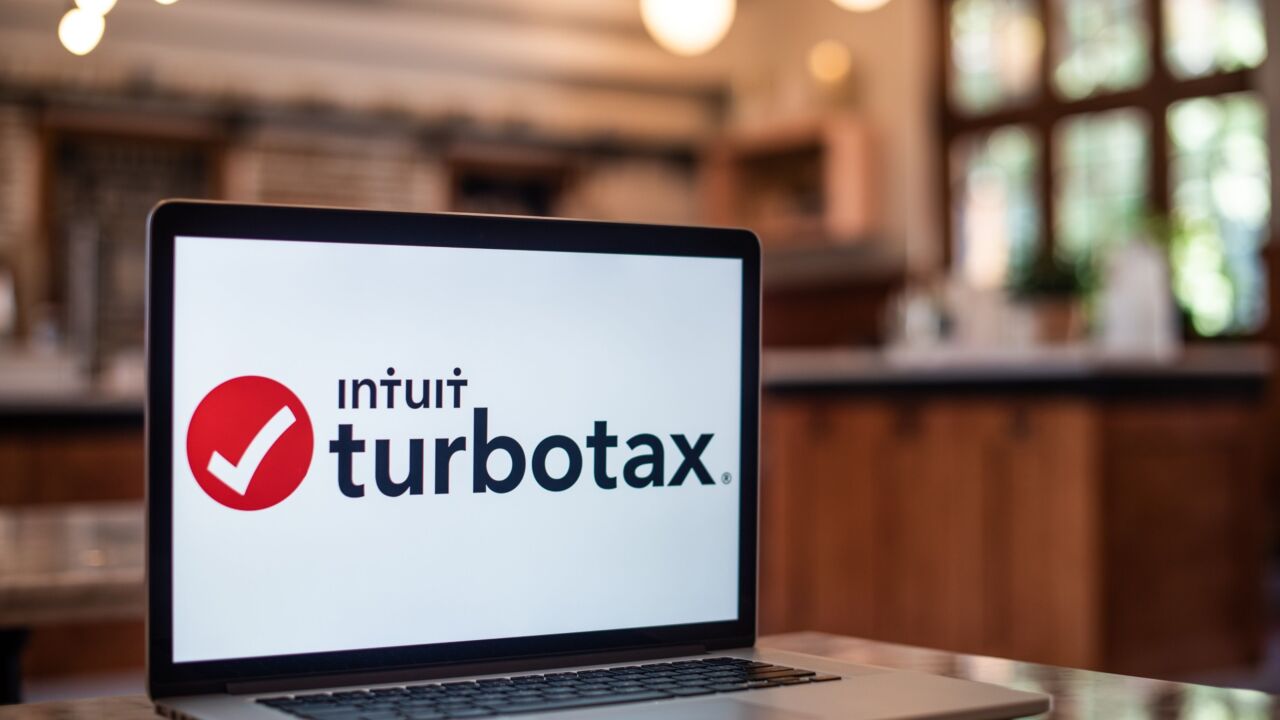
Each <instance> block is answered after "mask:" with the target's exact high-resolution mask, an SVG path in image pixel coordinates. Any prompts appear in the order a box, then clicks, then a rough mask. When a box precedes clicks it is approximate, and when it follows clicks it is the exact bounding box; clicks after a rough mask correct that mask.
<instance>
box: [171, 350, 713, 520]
mask: <svg viewBox="0 0 1280 720" xmlns="http://www.w3.org/2000/svg"><path fill="white" fill-rule="evenodd" d="M468 384H469V381H468V380H466V379H464V378H462V370H461V368H454V369H453V372H452V373H451V376H450V377H441V378H435V379H430V378H428V379H409V378H401V377H398V376H397V375H396V370H395V368H387V370H386V375H385V377H382V378H378V379H373V378H363V379H361V378H352V379H350V380H348V379H346V378H342V379H339V380H338V381H337V391H338V392H337V400H338V402H337V410H338V412H339V414H340V415H342V416H344V420H345V419H350V420H351V422H340V423H339V424H338V426H337V429H336V432H335V435H336V437H334V439H332V440H331V441H329V443H328V450H329V453H330V454H331V455H333V456H334V461H335V468H334V469H335V478H336V481H337V482H336V484H337V489H338V491H339V492H340V493H341V494H342V495H343V496H344V497H347V498H351V499H358V498H363V497H365V494H366V489H367V488H369V487H373V488H376V489H377V491H378V493H379V494H381V495H383V496H386V497H399V496H401V495H406V494H408V495H423V494H424V493H426V492H427V491H428V489H430V491H431V494H434V495H447V494H449V492H450V489H451V485H452V484H451V482H450V475H451V470H460V471H463V472H465V469H469V470H470V471H471V472H470V475H471V477H470V482H469V483H467V485H469V486H470V490H471V491H472V492H473V493H490V492H491V493H498V494H505V493H509V492H511V491H513V490H515V489H516V488H517V487H518V486H519V485H520V484H521V482H522V481H523V480H524V478H525V476H526V473H527V474H528V475H532V477H533V480H534V482H535V483H536V484H537V485H539V486H540V487H541V488H542V489H544V490H547V491H550V492H563V491H565V490H568V489H569V488H571V487H573V486H574V485H576V484H577V483H578V481H579V480H580V479H581V478H582V477H583V476H584V475H587V476H589V477H590V478H591V482H593V483H594V484H595V485H596V487H597V488H599V489H600V490H606V491H612V490H617V489H618V488H619V487H620V486H623V487H630V488H633V489H637V490H640V489H645V488H660V487H674V486H679V485H683V484H684V483H685V481H686V480H687V479H689V478H693V479H696V480H697V482H698V484H699V485H715V481H714V480H713V479H712V477H711V473H710V472H708V471H707V468H706V465H705V464H704V462H703V460H702V455H703V453H704V452H705V451H706V449H707V447H708V446H710V444H711V442H712V439H713V438H714V435H713V434H712V433H704V434H701V435H698V436H697V437H696V438H693V439H690V438H689V437H688V436H686V435H683V434H671V435H669V436H668V437H669V438H670V441H671V443H672V447H673V448H674V449H675V451H676V453H678V454H679V458H678V461H673V459H672V458H670V457H669V456H668V452H667V450H668V448H667V444H666V442H665V441H664V439H663V438H662V437H660V436H658V435H656V434H653V433H639V434H636V435H632V436H631V437H630V438H627V439H626V440H625V441H622V440H621V439H620V438H619V436H617V435H614V434H612V433H610V432H609V422H608V421H607V420H593V421H591V422H590V423H589V425H588V427H589V429H590V430H589V432H588V433H586V434H585V435H584V436H583V438H582V444H581V445H580V444H579V441H578V439H577V438H574V437H570V436H567V435H550V436H548V437H545V438H543V439H541V440H540V441H539V442H537V443H536V444H535V445H534V446H533V447H532V450H531V451H530V450H527V449H526V447H525V445H524V444H523V443H521V442H520V441H519V440H517V439H516V438H513V437H510V436H506V435H501V434H498V433H495V432H493V431H492V429H491V421H490V416H489V408H486V407H476V408H471V409H470V413H471V427H472V432H471V434H470V437H467V436H465V435H464V436H461V437H442V438H425V437H411V438H371V439H368V440H367V439H366V438H364V437H362V436H360V434H358V433H357V431H356V424H355V422H354V421H355V420H357V419H359V416H361V415H363V414H365V413H368V412H379V411H387V410H396V409H397V408H399V409H400V410H401V411H406V410H407V411H410V412H414V413H419V412H421V413H423V414H424V415H426V416H428V417H429V416H430V415H431V414H433V413H441V412H451V411H463V412H465V411H466V410H465V409H464V408H465V404H464V402H463V391H464V389H465V388H466V387H467V386H468ZM414 425H417V424H416V423H415V424H414ZM586 429H587V428H584V430H586ZM393 444H394V445H395V446H396V448H395V452H396V453H397V455H398V456H399V457H404V456H405V455H407V456H408V462H407V463H405V464H404V465H401V466H402V467H407V470H406V471H404V472H400V473H395V474H393V473H392V471H391V466H392V461H391V455H392V452H393V450H392V446H393ZM620 445H625V446H626V448H627V450H622V449H621V448H620ZM584 446H585V450H584ZM615 448H616V449H617V450H616V452H628V453H629V457H628V458H627V459H626V460H625V462H624V463H623V465H622V472H621V476H620V477H619V476H617V475H611V474H610V473H609V471H608V457H609V453H610V451H611V450H614V449H615ZM313 449H314V434H313V430H312V427H311V420H310V417H309V416H308V414H307V410H306V408H305V407H303V405H302V402H301V401H300V400H298V397H297V396H296V395H294V394H293V392H292V391H290V390H289V389H288V388H287V387H285V386H284V385H282V384H280V383H278V382H276V381H275V380H271V379H269V378H265V377H256V376H244V377H238V378H235V379H233V380H228V381H227V382H225V383H223V384H221V385H219V386H217V387H216V388H214V389H213V390H212V391H210V392H209V394H208V395H206V396H205V398H204V399H203V400H202V401H201V402H200V404H199V405H198V406H197V407H196V411H195V414H194V415H193V416H192V419H191V425H190V427H189V429H188V431H187V460H188V462H189V463H190V465H191V471H192V473H194V475H195V478H196V482H198V483H199V484H200V487H201V488H203V489H204V491H205V492H206V493H207V494H208V495H209V497H210V498H212V499H213V500H215V501H216V502H218V503H221V504H222V505H225V506H226V507H229V508H232V509H235V510H262V509H265V508H269V507H272V506H273V505H276V504H278V503H280V502H282V501H283V500H284V499H285V498H287V497H289V496H290V495H291V494H292V493H293V492H294V491H295V490H297V488H298V486H299V485H300V484H301V483H302V480H303V478H305V477H306V474H307V471H308V469H309V466H310V464H311V457H312V451H313ZM494 455H505V456H506V459H507V461H508V462H507V463H506V465H507V467H508V469H507V471H506V472H505V474H503V475H501V476H495V475H494V474H492V473H491V472H490V468H489V460H490V458H491V457H493V456H494ZM370 456H371V457H370ZM428 456H430V458H428ZM468 456H469V457H468ZM553 457H555V458H556V461H552V460H551V458H553ZM455 460H456V462H455ZM370 461H372V462H370ZM396 464H397V465H400V463H399V462H397V463H396ZM467 466H470V467H469V468H468V467H467ZM672 466H674V469H673V470H671V472H668V468H672ZM730 479H731V475H730V474H729V473H723V474H722V475H721V481H722V482H723V483H726V484H727V483H729V482H730ZM619 480H621V483H620V482H619Z"/></svg>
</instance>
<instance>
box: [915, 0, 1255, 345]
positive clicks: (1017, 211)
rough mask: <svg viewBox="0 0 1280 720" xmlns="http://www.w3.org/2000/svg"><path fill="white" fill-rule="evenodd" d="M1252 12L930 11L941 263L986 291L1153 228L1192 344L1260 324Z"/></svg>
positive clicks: (990, 5) (1170, 0) (1084, 4)
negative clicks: (1039, 257) (1159, 220)
mask: <svg viewBox="0 0 1280 720" xmlns="http://www.w3.org/2000/svg"><path fill="white" fill-rule="evenodd" d="M1264 2H1265V0H947V2H946V3H945V6H944V7H945V8H946V10H945V12H942V13H940V16H939V17H940V22H941V23H942V25H943V33H942V37H943V40H944V43H945V52H944V53H943V58H944V62H945V63H946V71H945V72H944V73H943V78H944V90H943V95H944V98H943V107H944V112H943V122H942V132H943V140H944V143H945V146H946V147H947V148H948V153H947V155H946V158H945V162H946V164H947V168H946V172H947V177H948V178H949V182H948V184H947V192H946V193H945V201H946V203H947V216H948V217H950V218H951V222H950V223H949V224H948V227H947V238H948V252H949V253H950V257H951V260H952V264H953V266H954V268H955V269H956V271H957V272H959V273H961V274H963V275H964V277H966V278H968V279H969V280H970V281H972V282H974V283H975V284H978V285H980V286H984V287H992V286H998V285H999V284H1000V283H1001V282H1003V281H1004V279H1006V278H1007V276H1008V274H1009V272H1010V268H1013V267H1018V266H1019V264H1020V263H1023V262H1026V261H1027V260H1028V259H1030V256H1033V255H1035V254H1037V253H1039V252H1042V251H1045V252H1052V253H1054V254H1055V256H1056V257H1058V258H1059V259H1061V260H1064V261H1069V262H1074V263H1079V264H1088V265H1096V264H1097V263H1099V262H1101V261H1103V260H1104V259H1105V257H1106V254H1107V252H1108V250H1109V249H1110V248H1112V247H1114V246H1116V245H1117V244H1120V243H1123V242H1125V241H1127V240H1128V239H1129V238H1132V237H1135V236H1138V235H1141V234H1143V233H1145V232H1147V231H1148V228H1149V227H1150V219H1151V218H1152V217H1153V216H1161V217H1166V218H1167V219H1168V221H1169V222H1168V227H1170V228H1171V231H1170V233H1169V236H1170V240H1171V247H1170V259H1171V262H1172V265H1173V270H1174V290H1175V295H1176V296H1177V298H1178V301H1179V303H1180V304H1181V306H1182V307H1183V309H1184V310H1185V311H1186V314H1187V316H1188V318H1189V319H1190V321H1191V327H1192V329H1193V331H1195V332H1196V333H1199V334H1201V335H1204V336H1216V335H1235V334H1247V333H1252V332H1256V331H1257V330H1259V329H1260V327H1261V325H1262V324H1263V323H1264V322H1265V321H1266V315H1267V308H1266V277H1265V273H1264V271H1263V269H1262V260H1261V249H1262V247H1263V245H1264V244H1265V243H1266V242H1267V239H1268V238H1267V225H1268V217H1269V213H1270V211H1271V208H1270V202H1269V199H1270V182H1271V178H1270V169H1269V167H1268V161H1267V158H1268V153H1267V141H1268V137H1267V132H1266V128H1267V122H1268V121H1267V110H1266V106H1265V105H1264V104H1263V103H1262V102H1261V101H1260V99H1259V98H1258V97H1257V96H1256V95H1255V94H1253V93H1252V89H1253V85H1254V77H1253V76H1254V72H1255V69H1256V68H1257V67H1258V66H1259V65H1260V64H1261V63H1262V62H1263V60H1264V59H1265V58H1266V55H1267V44H1266V33H1265V28H1266V25H1265V23H1266V18H1265V17H1264V15H1265V13H1266V11H1267V10H1269V9H1270V10H1271V12H1275V10H1274V9H1272V8H1267V7H1264Z"/></svg>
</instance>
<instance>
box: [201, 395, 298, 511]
mask: <svg viewBox="0 0 1280 720" xmlns="http://www.w3.org/2000/svg"><path fill="white" fill-rule="evenodd" d="M314 447H315V437H314V433H313V432H312V429H311V418H310V416H308V415H307V409H306V408H305V407H303V406H302V401H301V400H299V399H298V396H297V395H294V394H293V391H291V390H290V389H289V388H287V387H285V386H284V385H281V384H280V383H278V382H276V381H275V380H272V379H271V378H265V377H257V376H253V375H245V376H243V377H238V378H233V379H231V380H228V381H226V382H224V383H222V384H221V385H219V386H218V387H216V388H214V389H213V390H210V391H209V394H208V395H205V396H204V399H203V400H201V401H200V404H199V405H197V406H196V411H195V414H194V415H192V416H191V425H190V426H188V428H187V462H188V463H190V465H191V472H192V474H194V475H195V477H196V482H198V483H200V487H201V488H203V489H204V491H205V493H207V494H208V495H209V497H211V498H213V500H214V501H216V502H218V503H221V504H222V505H225V506H227V507H229V508H231V509H233V510H263V509H265V508H269V507H271V506H272V505H275V504H277V503H279V502H281V501H282V500H284V499H285V498H287V497H289V496H290V495H292V494H293V491H294V490H297V489H298V485H300V484H302V479H303V478H304V477H306V475H307V470H308V468H310V466H311V452H312V450H313V449H314Z"/></svg>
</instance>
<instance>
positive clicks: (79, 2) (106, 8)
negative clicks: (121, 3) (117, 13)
mask: <svg viewBox="0 0 1280 720" xmlns="http://www.w3.org/2000/svg"><path fill="white" fill-rule="evenodd" d="M115 6H116V0H76V7H78V8H80V9H81V10H83V11H85V12H87V13H93V14H94V15H106V14H107V13H109V12H111V8H113V7H115Z"/></svg>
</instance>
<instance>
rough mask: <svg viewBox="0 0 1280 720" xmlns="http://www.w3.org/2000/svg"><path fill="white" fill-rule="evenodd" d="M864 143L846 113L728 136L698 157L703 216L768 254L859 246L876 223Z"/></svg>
mask: <svg viewBox="0 0 1280 720" xmlns="http://www.w3.org/2000/svg"><path fill="white" fill-rule="evenodd" d="M870 146H871V143H870V138H869V135H868V132H867V130H866V127H865V125H864V124H863V123H862V122H861V121H860V120H858V119H857V118H855V117H852V116H847V115H833V116H828V117H824V118H819V119H814V120H810V121H805V122H796V123H791V124H787V125H778V126H775V127H772V128H769V129H767V130H764V131H758V132H752V133H742V134H737V135H730V136H728V137H726V138H724V139H722V140H720V141H718V142H716V143H714V144H713V145H711V146H710V147H708V148H707V150H706V152H705V153H704V157H703V166H702V170H703V172H702V181H703V190H704V200H705V203H706V218H707V220H708V222H710V223H712V224H716V225H736V226H744V227H748V228H751V229H752V230H754V231H756V233H757V234H759V235H760V238H761V241H762V242H763V243H764V244H765V246H766V247H767V248H771V249H772V248H795V247H810V248H812V247H821V246H824V245H833V244H854V243H858V242H860V241H861V240H862V239H864V238H866V237H867V236H869V235H871V234H873V233H874V230H875V226H876V214H875V198H874V193H873V192H872V187H873V185H874V183H873V182H872V177H871V175H872V159H871V157H872V152H871V147H870Z"/></svg>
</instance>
